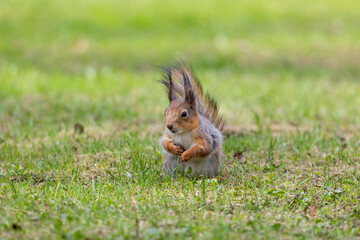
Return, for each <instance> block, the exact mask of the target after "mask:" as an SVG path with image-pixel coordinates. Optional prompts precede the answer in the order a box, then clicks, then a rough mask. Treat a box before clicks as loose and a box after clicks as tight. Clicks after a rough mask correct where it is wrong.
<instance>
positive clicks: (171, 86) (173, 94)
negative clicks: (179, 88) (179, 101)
mask: <svg viewBox="0 0 360 240" xmlns="http://www.w3.org/2000/svg"><path fill="white" fill-rule="evenodd" d="M168 76H169V93H168V97H169V102H172V101H174V100H175V99H176V91H175V88H174V83H173V80H172V77H171V71H170V72H169V74H168Z"/></svg>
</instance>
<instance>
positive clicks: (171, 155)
mask: <svg viewBox="0 0 360 240" xmlns="http://www.w3.org/2000/svg"><path fill="white" fill-rule="evenodd" d="M164 70H165V71H166V72H165V73H164V77H165V78H164V79H163V80H161V83H162V84H164V85H165V86H166V88H167V90H168V98H169V102H170V104H169V106H168V107H167V108H166V109H165V112H164V115H165V120H166V128H165V131H164V135H163V136H162V138H161V141H160V142H161V145H162V146H163V148H164V150H165V157H164V165H163V174H165V175H166V174H169V175H173V174H174V173H175V172H178V171H179V170H180V169H184V170H187V169H189V168H191V169H192V172H193V174H204V175H205V176H216V175H217V174H218V173H219V170H220V164H221V149H222V147H221V144H222V135H221V132H220V130H219V129H221V128H222V126H223V121H222V118H221V117H218V108H217V104H216V102H215V101H214V100H213V99H212V98H211V97H210V96H209V95H205V97H204V95H203V91H202V87H201V84H200V82H199V81H198V79H197V78H196V76H195V75H194V74H193V73H192V71H191V69H190V68H189V67H188V66H187V65H186V64H184V63H179V64H178V65H175V66H171V67H169V68H165V69H164ZM165 175H164V176H165Z"/></svg>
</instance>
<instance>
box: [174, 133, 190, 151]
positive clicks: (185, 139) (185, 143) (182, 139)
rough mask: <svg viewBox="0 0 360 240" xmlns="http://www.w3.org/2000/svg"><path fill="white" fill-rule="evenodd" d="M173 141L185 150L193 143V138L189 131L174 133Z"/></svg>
mask: <svg viewBox="0 0 360 240" xmlns="http://www.w3.org/2000/svg"><path fill="white" fill-rule="evenodd" d="M173 143H174V144H175V145H179V146H181V147H183V148H184V149H185V150H187V149H189V148H190V147H191V145H193V144H194V139H193V137H192V136H191V134H190V133H181V134H174V138H173Z"/></svg>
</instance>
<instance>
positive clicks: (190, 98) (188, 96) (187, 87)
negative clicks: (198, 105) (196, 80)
mask: <svg viewBox="0 0 360 240" xmlns="http://www.w3.org/2000/svg"><path fill="white" fill-rule="evenodd" d="M182 75H183V82H184V91H185V101H186V102H188V103H189V104H190V107H191V108H192V109H195V95H194V91H193V89H192V87H191V83H190V79H189V77H188V76H187V74H186V73H185V72H184V71H183V72H182Z"/></svg>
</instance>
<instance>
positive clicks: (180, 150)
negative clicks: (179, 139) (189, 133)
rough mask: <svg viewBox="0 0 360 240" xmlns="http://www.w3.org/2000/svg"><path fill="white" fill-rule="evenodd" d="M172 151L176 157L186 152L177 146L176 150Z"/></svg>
mask: <svg viewBox="0 0 360 240" xmlns="http://www.w3.org/2000/svg"><path fill="white" fill-rule="evenodd" d="M172 150H173V152H172V153H173V154H175V155H181V154H182V153H183V152H184V149H183V148H182V147H180V146H176V145H174V148H173V149H172Z"/></svg>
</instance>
